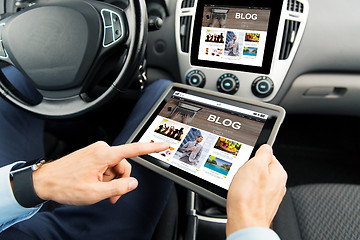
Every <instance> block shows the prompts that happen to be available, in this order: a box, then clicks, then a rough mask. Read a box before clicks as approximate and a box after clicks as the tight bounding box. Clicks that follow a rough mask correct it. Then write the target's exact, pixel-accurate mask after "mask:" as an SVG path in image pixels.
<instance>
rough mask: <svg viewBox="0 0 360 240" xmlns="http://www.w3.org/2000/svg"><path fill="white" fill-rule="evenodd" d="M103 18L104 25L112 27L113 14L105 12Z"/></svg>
mask: <svg viewBox="0 0 360 240" xmlns="http://www.w3.org/2000/svg"><path fill="white" fill-rule="evenodd" d="M102 17H103V20H104V24H105V26H106V27H108V26H111V14H110V12H108V11H103V12H102Z"/></svg>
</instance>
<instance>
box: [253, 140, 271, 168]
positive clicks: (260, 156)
mask: <svg viewBox="0 0 360 240" xmlns="http://www.w3.org/2000/svg"><path fill="white" fill-rule="evenodd" d="M272 157H273V150H272V148H271V146H269V145H267V144H264V145H262V146H261V147H260V148H259V149H258V150H257V151H256V153H255V157H254V158H255V159H257V160H258V161H261V162H263V161H266V162H267V164H270V163H271V161H272Z"/></svg>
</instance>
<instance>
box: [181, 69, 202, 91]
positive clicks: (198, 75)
mask: <svg viewBox="0 0 360 240" xmlns="http://www.w3.org/2000/svg"><path fill="white" fill-rule="evenodd" d="M186 82H187V84H189V85H191V86H194V87H201V88H202V87H204V86H205V82H206V76H205V74H204V73H203V72H202V71H200V70H192V71H190V72H188V74H186Z"/></svg>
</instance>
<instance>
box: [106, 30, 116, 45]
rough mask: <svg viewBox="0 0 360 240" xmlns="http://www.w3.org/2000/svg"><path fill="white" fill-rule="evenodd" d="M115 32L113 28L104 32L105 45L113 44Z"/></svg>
mask: <svg viewBox="0 0 360 240" xmlns="http://www.w3.org/2000/svg"><path fill="white" fill-rule="evenodd" d="M113 41H114V40H113V31H112V29H111V28H106V29H105V32H104V45H109V44H111V43H112V42H113Z"/></svg>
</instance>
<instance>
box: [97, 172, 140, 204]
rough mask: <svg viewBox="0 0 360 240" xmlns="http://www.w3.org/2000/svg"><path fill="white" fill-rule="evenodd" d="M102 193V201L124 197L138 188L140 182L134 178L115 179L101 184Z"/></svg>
mask: <svg viewBox="0 0 360 240" xmlns="http://www.w3.org/2000/svg"><path fill="white" fill-rule="evenodd" d="M100 184H101V185H100V186H101V187H100V188H101V189H100V192H102V194H103V198H102V199H106V198H111V197H115V196H119V197H120V196H121V195H124V194H126V193H128V192H130V191H132V190H134V189H135V188H137V186H138V181H137V179H136V178H133V177H125V178H118V179H113V180H111V181H109V182H101V183H100Z"/></svg>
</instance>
